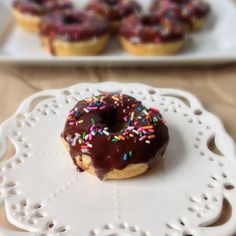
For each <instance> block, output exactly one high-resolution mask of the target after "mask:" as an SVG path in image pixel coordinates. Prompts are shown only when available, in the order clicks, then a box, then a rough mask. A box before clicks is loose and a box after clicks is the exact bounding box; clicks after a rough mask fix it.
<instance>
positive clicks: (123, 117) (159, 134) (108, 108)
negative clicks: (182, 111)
mask: <svg viewBox="0 0 236 236" xmlns="http://www.w3.org/2000/svg"><path fill="white" fill-rule="evenodd" d="M101 97H102V98H103V99H100V100H99V97H95V99H98V101H99V102H97V101H96V100H95V99H94V98H93V99H92V100H91V99H90V100H87V101H86V100H83V101H79V102H78V103H77V104H76V106H75V107H74V108H73V109H72V111H71V112H70V115H69V116H68V119H67V121H66V124H65V128H64V131H63V133H62V137H63V138H64V139H65V140H66V141H67V142H68V144H69V146H70V154H71V156H72V158H73V159H74V158H75V157H76V156H81V155H83V154H87V155H89V156H91V158H92V165H93V166H94V167H95V170H96V173H97V175H98V177H99V178H101V179H103V177H104V175H105V174H106V173H108V172H109V171H111V170H113V169H118V170H122V169H124V168H125V167H126V166H127V165H129V164H137V163H147V164H150V163H151V162H152V161H153V160H155V157H157V156H159V155H161V154H163V152H164V151H165V148H166V146H167V144H168V140H169V135H168V128H167V126H166V125H165V124H164V122H163V120H162V117H161V114H160V113H159V111H158V110H156V109H151V108H150V109H146V108H145V107H144V106H143V105H142V103H141V102H139V101H137V100H136V99H135V98H133V97H130V96H128V95H121V94H103V95H101V96H100V98H101ZM95 101H96V102H95ZM96 107H97V108H96ZM88 111H89V112H88ZM87 112H88V113H87ZM145 127H146V128H145ZM91 130H92V131H91ZM144 132H146V134H144ZM91 133H92V134H91ZM90 134H91V135H90ZM86 135H88V136H86ZM119 137H120V138H119ZM81 140H82V141H81ZM74 163H75V164H76V162H75V160H74Z"/></svg>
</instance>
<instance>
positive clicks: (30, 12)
mask: <svg viewBox="0 0 236 236" xmlns="http://www.w3.org/2000/svg"><path fill="white" fill-rule="evenodd" d="M72 8H73V5H72V3H71V2H70V1H69V0H15V1H14V2H13V12H14V15H15V18H16V20H17V22H18V23H19V25H20V26H22V27H23V28H24V29H26V30H27V31H30V32H38V31H39V24H40V22H41V19H42V16H43V15H45V14H46V13H49V12H52V11H56V10H65V9H72Z"/></svg>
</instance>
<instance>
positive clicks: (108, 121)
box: [101, 111, 128, 133]
mask: <svg viewBox="0 0 236 236" xmlns="http://www.w3.org/2000/svg"><path fill="white" fill-rule="evenodd" d="M101 116H102V123H103V124H104V126H105V127H107V128H108V129H109V132H110V133H119V132H121V131H122V130H123V129H125V128H127V127H128V124H127V123H125V122H124V121H123V119H122V118H121V117H120V116H119V115H118V114H117V111H112V112H109V113H107V112H104V113H103V114H102V115H101Z"/></svg>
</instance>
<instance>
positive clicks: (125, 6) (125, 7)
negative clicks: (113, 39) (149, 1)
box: [87, 0, 141, 31]
mask: <svg viewBox="0 0 236 236" xmlns="http://www.w3.org/2000/svg"><path fill="white" fill-rule="evenodd" d="M87 9H89V10H92V11H95V12H96V13H97V14H100V15H102V16H104V17H106V18H107V19H108V20H109V21H110V22H111V23H112V26H113V27H112V28H113V30H114V31H116V30H117V29H118V27H119V25H120V22H121V20H123V19H124V18H126V17H128V16H130V15H131V14H136V13H139V12H141V6H140V5H139V4H138V3H137V2H136V1H134V0H92V1H91V2H90V3H89V4H88V6H87Z"/></svg>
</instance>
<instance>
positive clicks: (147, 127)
mask: <svg viewBox="0 0 236 236" xmlns="http://www.w3.org/2000/svg"><path fill="white" fill-rule="evenodd" d="M152 128H153V126H152V125H148V126H143V127H141V128H140V129H141V130H143V129H152Z"/></svg>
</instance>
